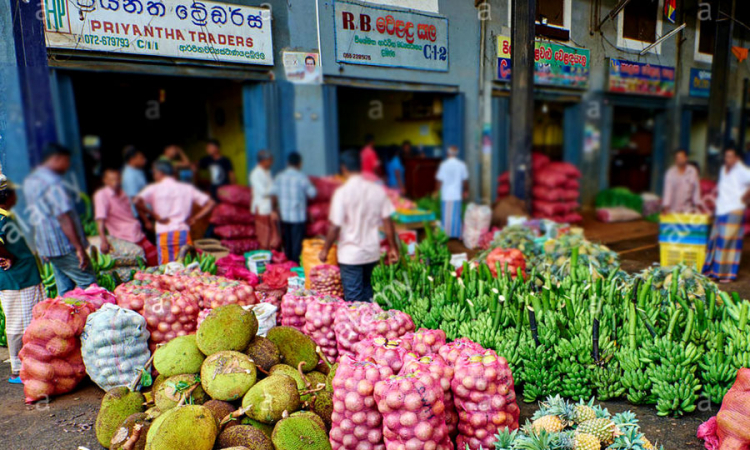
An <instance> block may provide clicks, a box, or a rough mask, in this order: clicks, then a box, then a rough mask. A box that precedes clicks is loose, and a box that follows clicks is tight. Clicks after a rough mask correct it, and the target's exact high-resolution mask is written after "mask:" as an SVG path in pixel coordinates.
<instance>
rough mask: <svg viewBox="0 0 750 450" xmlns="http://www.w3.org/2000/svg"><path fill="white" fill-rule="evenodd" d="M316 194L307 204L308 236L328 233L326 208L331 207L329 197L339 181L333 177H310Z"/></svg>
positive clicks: (331, 196) (339, 183) (338, 184)
mask: <svg viewBox="0 0 750 450" xmlns="http://www.w3.org/2000/svg"><path fill="white" fill-rule="evenodd" d="M310 181H311V182H312V184H313V185H314V186H315V190H316V191H317V194H316V195H315V197H314V198H312V199H310V200H309V202H308V205H307V227H306V235H307V236H308V237H314V236H325V235H326V233H328V210H329V209H330V208H331V198H333V193H334V192H335V191H336V189H337V188H338V187H339V186H341V181H340V180H339V179H337V178H335V177H321V178H319V177H310Z"/></svg>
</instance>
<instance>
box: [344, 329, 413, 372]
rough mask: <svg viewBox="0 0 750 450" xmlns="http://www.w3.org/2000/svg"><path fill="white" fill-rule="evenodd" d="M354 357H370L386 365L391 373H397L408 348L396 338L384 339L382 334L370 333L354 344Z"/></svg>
mask: <svg viewBox="0 0 750 450" xmlns="http://www.w3.org/2000/svg"><path fill="white" fill-rule="evenodd" d="M354 350H355V352H356V354H357V356H356V359H358V360H365V359H368V358H372V359H373V361H375V362H376V363H378V364H381V365H384V366H388V367H390V368H391V370H393V373H399V372H400V371H401V367H402V366H403V365H404V357H405V356H406V354H407V353H408V350H407V349H406V347H405V346H404V345H403V343H402V342H401V341H400V340H398V339H393V340H390V339H386V338H384V337H383V336H376V335H370V336H368V337H367V338H365V339H363V340H361V341H359V342H357V343H356V344H355V345H354Z"/></svg>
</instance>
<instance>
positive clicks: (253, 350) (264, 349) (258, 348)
mask: <svg viewBox="0 0 750 450" xmlns="http://www.w3.org/2000/svg"><path fill="white" fill-rule="evenodd" d="M245 354H247V356H249V357H250V359H252V360H253V362H254V363H255V365H256V366H258V367H260V368H261V369H263V370H265V371H266V372H268V371H269V370H271V367H273V366H275V365H276V364H280V363H281V353H280V352H279V348H278V347H276V344H274V343H273V342H271V341H269V340H268V339H266V338H264V337H263V336H255V338H254V339H253V340H252V341H250V344H249V345H248V346H247V348H246V349H245Z"/></svg>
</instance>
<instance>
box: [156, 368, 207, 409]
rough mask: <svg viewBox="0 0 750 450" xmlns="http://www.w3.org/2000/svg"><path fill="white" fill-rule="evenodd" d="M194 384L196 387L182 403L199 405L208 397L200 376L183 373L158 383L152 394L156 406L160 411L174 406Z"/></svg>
mask: <svg viewBox="0 0 750 450" xmlns="http://www.w3.org/2000/svg"><path fill="white" fill-rule="evenodd" d="M196 384H197V386H196V388H195V389H193V391H192V392H191V393H190V397H189V398H188V399H187V400H185V402H184V403H185V404H188V405H201V404H203V403H205V402H206V401H208V400H209V399H208V398H207V397H208V396H207V395H206V393H205V392H204V391H203V388H202V387H201V380H200V377H199V376H198V375H196V374H184V375H175V376H173V377H169V378H167V379H166V380H164V381H163V382H162V383H161V384H159V389H158V390H157V391H156V394H154V403H155V404H156V407H157V408H158V409H159V411H161V412H162V413H165V412H166V411H167V410H169V409H171V408H174V407H175V406H177V404H178V403H179V402H180V399H181V398H182V397H183V396H184V395H185V394H186V393H187V392H188V391H189V390H190V388H191V387H193V386H194V385H196Z"/></svg>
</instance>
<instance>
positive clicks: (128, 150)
mask: <svg viewBox="0 0 750 450" xmlns="http://www.w3.org/2000/svg"><path fill="white" fill-rule="evenodd" d="M122 156H123V160H124V161H125V166H124V167H123V168H122V190H123V192H125V195H127V196H128V200H129V201H130V202H131V203H132V202H133V198H135V196H136V195H138V193H139V192H141V190H143V188H145V187H146V185H147V184H148V182H147V181H146V174H145V173H144V172H143V168H144V167H146V156H145V155H144V154H143V152H141V151H140V150H138V149H137V148H135V147H134V146H132V145H129V146H127V147H125V150H124V151H123V155H122ZM132 210H133V215H134V216H135V215H137V214H138V213H137V211H136V209H135V206H133V208H132Z"/></svg>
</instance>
